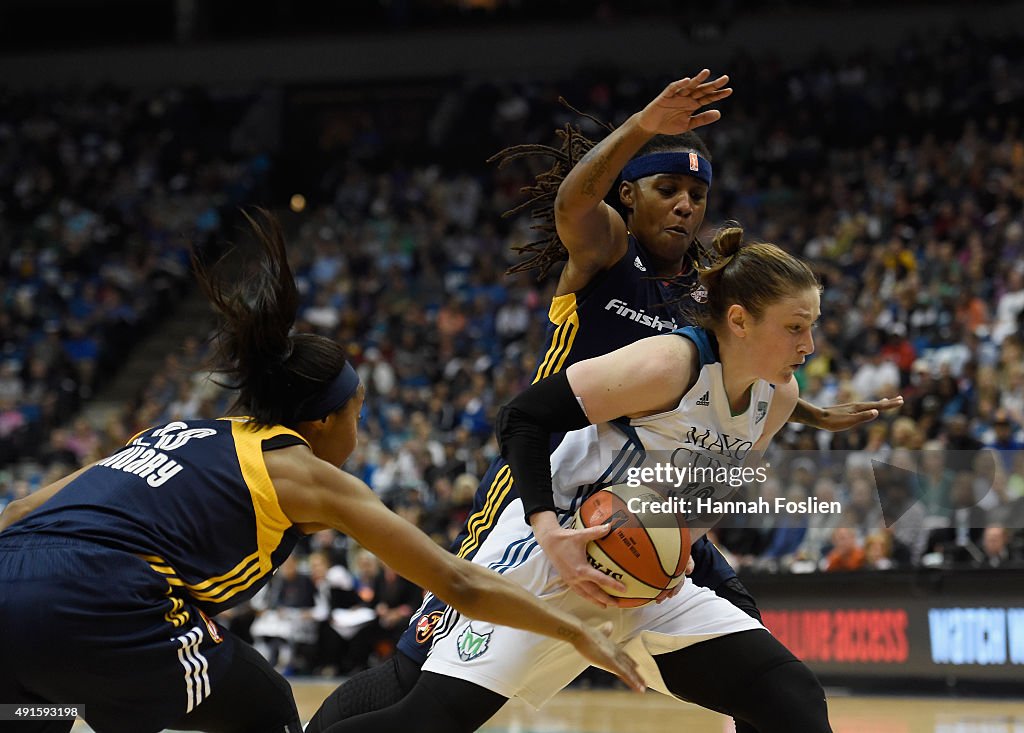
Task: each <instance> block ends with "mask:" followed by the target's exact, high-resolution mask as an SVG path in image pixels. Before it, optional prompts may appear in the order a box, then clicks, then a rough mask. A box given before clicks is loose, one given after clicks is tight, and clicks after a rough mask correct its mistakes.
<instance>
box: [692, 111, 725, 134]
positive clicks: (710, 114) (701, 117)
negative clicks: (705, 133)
mask: <svg viewBox="0 0 1024 733" xmlns="http://www.w3.org/2000/svg"><path fill="white" fill-rule="evenodd" d="M721 117H722V113H721V112H719V111H718V110H717V109H709V110H705V111H704V112H701V113H700V114H695V115H693V116H692V117H691V118H690V129H691V130H693V129H696V128H698V127H703V126H704V125H710V124H711V123H712V122H717V121H718V120H720V119H721Z"/></svg>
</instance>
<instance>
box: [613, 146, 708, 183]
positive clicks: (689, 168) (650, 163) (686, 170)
mask: <svg viewBox="0 0 1024 733" xmlns="http://www.w3.org/2000/svg"><path fill="white" fill-rule="evenodd" d="M658 173H682V174H684V175H687V176H693V177H694V178H697V179H699V180H701V181H704V183H706V184H708V188H711V162H710V161H708V160H705V159H704V158H702V157H701V156H699V155H697V153H682V152H678V151H676V152H669V153H650V154H649V155H641V156H640V157H639V158H633V160H631V161H629V162H628V163H626V167H625V168H623V169H622V180H624V181H635V180H637V179H638V178H646V177H647V176H653V175H656V174H658Z"/></svg>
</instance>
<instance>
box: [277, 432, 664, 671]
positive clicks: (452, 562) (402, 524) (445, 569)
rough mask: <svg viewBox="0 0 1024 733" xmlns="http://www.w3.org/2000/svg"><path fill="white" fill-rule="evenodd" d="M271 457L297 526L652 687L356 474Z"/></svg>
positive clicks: (580, 629) (632, 667) (593, 638)
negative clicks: (356, 548) (332, 535)
mask: <svg viewBox="0 0 1024 733" xmlns="http://www.w3.org/2000/svg"><path fill="white" fill-rule="evenodd" d="M265 460H266V463H267V469H268V471H269V472H270V476H271V480H272V482H273V484H274V489H275V491H276V493H277V496H278V500H279V502H280V505H281V509H282V510H283V511H284V513H285V515H286V516H287V517H288V518H289V519H290V520H291V521H292V522H294V523H296V524H303V523H309V522H323V523H325V524H327V525H329V526H331V527H333V528H335V529H337V530H339V531H341V532H344V533H345V534H348V535H349V536H351V537H352V538H353V539H355V540H356V542H358V543H359V544H361V545H362V546H363V547H365V548H366V549H368V550H369V551H370V552H372V553H374V554H375V555H377V556H378V557H380V558H381V560H383V561H384V562H385V563H387V564H388V565H390V566H391V567H392V568H393V569H394V570H395V572H397V573H398V574H399V575H401V576H403V577H405V578H407V579H408V580H411V581H412V582H413V583H416V584H417V585H419V586H420V587H422V588H426V589H428V590H430V591H432V592H433V593H434V594H435V595H436V596H437V597H439V598H441V599H442V600H444V601H446V602H447V603H449V604H450V605H452V606H453V607H455V608H456V609H457V610H459V611H460V612H461V613H464V614H465V615H467V616H469V617H470V618H475V619H480V620H481V621H489V622H491V623H495V624H502V625H504V626H512V627H515V628H519V629H525V630H526V631H532V632H534V633H538V634H543V635H545V636H550V637H552V638H555V639H559V640H561V641H566V642H569V643H570V644H572V645H573V646H574V647H576V649H577V651H579V652H580V653H581V654H582V655H583V656H585V657H586V658H587V659H589V660H590V661H591V662H593V663H594V664H596V665H598V666H601V667H603V668H605V669H607V670H609V671H611V672H613V673H614V674H617V675H618V676H619V677H620V678H621V679H622V680H623V681H624V682H626V683H627V684H628V685H629V686H630V687H632V688H633V689H635V690H638V691H642V690H643V689H644V684H643V680H642V679H641V678H640V676H639V674H638V673H637V671H636V664H635V662H634V661H633V660H632V659H631V658H630V657H629V656H628V655H627V654H626V653H625V652H623V651H622V649H621V648H619V647H618V646H616V645H615V644H613V643H612V642H611V641H610V640H609V639H608V638H607V637H606V636H605V635H604V634H603V633H602V632H600V631H598V630H595V629H593V628H591V627H589V626H587V625H585V624H584V623H583V622H581V621H580V620H579V619H578V618H576V617H575V616H572V615H570V614H567V613H565V612H563V611H560V610H558V609H556V608H554V607H552V606H550V605H548V604H546V603H543V602H542V601H540V600H538V599H537V598H536V597H535V596H533V595H532V594H530V593H528V592H527V591H526V590H524V589H523V588H522V587H520V586H518V585H516V584H515V583H513V582H511V581H508V580H506V579H505V578H502V577H501V576H500V575H498V574H497V573H495V572H493V571H491V570H488V569H487V568H484V567H482V566H480V565H476V564H474V563H471V562H469V561H468V560H464V559H462V558H460V557H457V556H455V555H453V554H451V553H449V552H446V551H445V550H443V549H442V548H441V547H440V546H438V545H437V544H436V543H435V542H433V541H432V540H431V539H430V538H429V537H427V535H425V534H424V533H423V532H422V531H421V530H419V529H418V528H417V527H416V526H415V525H413V524H411V523H409V522H408V521H406V520H405V519H403V518H401V517H399V516H398V515H397V514H395V513H394V512H392V511H390V510H389V509H388V508H387V507H385V506H384V504H382V503H381V501H380V500H379V499H378V498H377V496H376V494H374V493H373V491H372V490H371V489H370V488H369V487H368V486H367V485H366V484H364V483H363V482H362V481H359V480H358V479H357V478H355V477H354V476H351V475H349V474H347V473H344V472H343V471H341V470H339V469H337V468H335V467H334V466H331V465H329V464H328V463H326V462H324V461H321V460H319V459H318V458H315V457H314V456H313V455H312V453H310V452H309V451H308V450H307V449H306V448H305V447H304V446H294V447H291V448H283V449H281V450H277V451H272V452H270V453H267V454H266V455H265Z"/></svg>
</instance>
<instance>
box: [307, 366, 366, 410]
mask: <svg viewBox="0 0 1024 733" xmlns="http://www.w3.org/2000/svg"><path fill="white" fill-rule="evenodd" d="M358 388H359V375H358V374H356V370H355V369H353V368H352V365H351V364H349V363H348V362H345V366H344V367H342V369H341V371H340V372H338V376H336V377H335V378H334V379H333V380H332V381H331V383H330V384H328V385H327V386H326V387H325V388H324V389H323V390H322V391H321V392H318V393H317V394H314V395H312V396H311V397H309V398H308V399H307V400H306V403H305V404H303V405H302V406H301V407H300V408H299V410H298V414H297V415H296V416H295V421H296V422H306V421H308V420H321V419H323V418H325V417H327V416H328V415H330V414H331V413H332V412H334V411H336V410H337V409H338V408H340V407H341V406H342V405H344V404H345V403H346V402H348V401H349V398H351V397H352V395H354V394H355V393H356V390H357V389H358Z"/></svg>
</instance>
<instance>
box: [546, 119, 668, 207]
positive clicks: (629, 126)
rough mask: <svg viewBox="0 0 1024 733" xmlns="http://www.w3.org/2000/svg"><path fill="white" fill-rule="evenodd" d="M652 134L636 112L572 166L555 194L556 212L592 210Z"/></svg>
mask: <svg viewBox="0 0 1024 733" xmlns="http://www.w3.org/2000/svg"><path fill="white" fill-rule="evenodd" d="M652 137H653V133H651V132H648V131H647V130H644V129H643V128H642V127H640V125H639V123H638V122H637V115H633V116H632V117H630V118H629V119H628V120H626V122H625V123H623V124H622V126H620V127H618V128H616V130H615V131H614V132H612V133H611V134H610V135H608V137H606V138H605V139H604V140H602V141H601V142H599V143H598V144H597V145H595V146H594V147H593V148H592V149H591V150H590V152H588V153H587V154H586V155H585V156H583V158H582V159H581V160H580V161H579V162H578V163H577V164H576V165H575V166H573V169H572V170H571V171H569V172H568V173H567V174H566V176H565V180H563V181H562V184H561V185H560V186H559V187H558V195H557V196H556V197H555V213H556V215H557V216H567V217H572V216H578V215H582V214H585V213H586V212H588V211H591V210H593V209H594V208H595V207H597V205H598V204H600V203H601V202H602V201H603V200H604V197H605V196H606V195H607V194H608V191H609V190H610V189H611V187H612V185H613V184H614V183H615V181H616V179H617V178H618V176H619V173H620V172H621V171H622V168H623V166H625V165H626V163H628V162H629V160H630V158H632V157H633V156H634V155H635V154H636V151H638V150H639V149H640V148H641V147H643V145H644V143H646V142H647V141H648V140H650V139H651V138H652Z"/></svg>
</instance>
